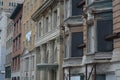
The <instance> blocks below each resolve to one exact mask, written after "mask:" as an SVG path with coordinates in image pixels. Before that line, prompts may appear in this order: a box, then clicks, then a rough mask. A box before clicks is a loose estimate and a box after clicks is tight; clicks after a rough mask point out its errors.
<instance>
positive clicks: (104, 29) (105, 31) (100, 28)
mask: <svg viewBox="0 0 120 80" xmlns="http://www.w3.org/2000/svg"><path fill="white" fill-rule="evenodd" d="M112 32H113V23H112V20H98V21H97V47H98V51H100V52H108V51H112V50H113V41H106V40H105V36H106V35H110V34H112Z"/></svg>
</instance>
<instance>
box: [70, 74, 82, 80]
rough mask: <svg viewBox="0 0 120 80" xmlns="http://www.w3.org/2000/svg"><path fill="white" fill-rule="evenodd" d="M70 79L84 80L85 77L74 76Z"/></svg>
mask: <svg viewBox="0 0 120 80" xmlns="http://www.w3.org/2000/svg"><path fill="white" fill-rule="evenodd" d="M70 78H71V79H70V80H84V76H82V75H72V76H71V77H70Z"/></svg>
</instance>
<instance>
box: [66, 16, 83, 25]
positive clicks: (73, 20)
mask: <svg viewBox="0 0 120 80" xmlns="http://www.w3.org/2000/svg"><path fill="white" fill-rule="evenodd" d="M64 23H66V24H68V25H69V26H70V25H71V26H81V25H83V18H82V16H81V15H79V16H71V17H69V18H67V19H65V20H64Z"/></svg>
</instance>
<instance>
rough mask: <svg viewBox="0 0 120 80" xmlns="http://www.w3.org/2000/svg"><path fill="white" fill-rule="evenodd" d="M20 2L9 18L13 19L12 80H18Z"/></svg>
mask: <svg viewBox="0 0 120 80" xmlns="http://www.w3.org/2000/svg"><path fill="white" fill-rule="evenodd" d="M22 6H23V5H22V4H18V5H17V7H16V8H15V10H14V11H13V13H12V15H11V16H10V18H11V19H13V21H14V32H13V53H12V80H20V55H21V53H22V48H21V36H22V35H21V30H22V29H21V19H22Z"/></svg>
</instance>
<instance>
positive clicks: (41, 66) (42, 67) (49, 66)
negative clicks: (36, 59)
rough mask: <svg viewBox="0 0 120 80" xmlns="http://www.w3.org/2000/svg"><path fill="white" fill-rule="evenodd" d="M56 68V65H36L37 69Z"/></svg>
mask: <svg viewBox="0 0 120 80" xmlns="http://www.w3.org/2000/svg"><path fill="white" fill-rule="evenodd" d="M57 68H58V64H50V63H40V64H37V69H43V70H44V69H50V70H51V69H57Z"/></svg>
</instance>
